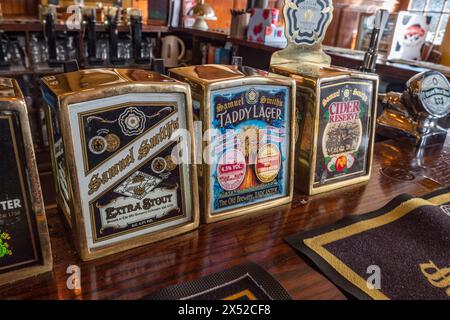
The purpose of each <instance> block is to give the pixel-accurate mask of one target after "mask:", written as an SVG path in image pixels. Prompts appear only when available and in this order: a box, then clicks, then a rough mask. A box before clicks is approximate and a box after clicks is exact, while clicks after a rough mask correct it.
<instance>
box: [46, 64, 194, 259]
mask: <svg viewBox="0 0 450 320" xmlns="http://www.w3.org/2000/svg"><path fill="white" fill-rule="evenodd" d="M41 89H42V91H43V96H44V99H45V101H46V103H47V104H48V112H47V114H48V115H47V117H48V119H47V121H48V123H49V124H50V125H49V136H51V135H52V134H53V132H54V130H55V129H56V128H60V129H61V136H62V145H63V149H64V156H65V160H64V164H65V166H66V167H67V172H64V173H66V174H67V180H66V182H67V185H68V186H69V190H68V191H69V192H68V194H69V195H70V196H71V199H70V201H69V203H68V208H69V211H71V212H69V213H67V212H65V210H64V209H63V212H65V214H64V216H65V217H66V220H68V221H67V222H68V223H69V224H70V225H71V228H72V235H73V239H74V242H75V246H76V249H77V251H78V253H79V255H80V257H81V258H82V259H83V260H92V259H96V258H100V257H103V256H107V255H110V254H114V253H117V252H121V251H125V250H129V249H132V248H135V247H139V246H142V245H146V244H149V243H152V242H156V241H160V240H163V239H166V238H169V237H173V236H176V235H179V234H182V233H186V232H189V231H192V230H194V229H196V228H197V227H198V225H199V203H198V198H199V196H198V184H197V178H196V177H197V172H196V167H195V165H193V164H192V163H194V153H193V150H194V148H192V149H191V152H190V155H189V157H190V159H191V162H190V163H191V164H189V165H186V166H185V167H183V166H181V165H180V166H178V168H179V171H180V181H184V182H185V183H186V184H187V185H189V188H184V186H183V187H181V186H178V189H177V190H181V191H177V192H180V193H181V198H182V200H180V201H182V204H183V206H182V209H180V210H182V211H183V213H184V214H183V217H185V216H186V213H189V216H190V218H189V219H185V220H186V221H184V220H183V221H181V220H182V219H181V218H178V219H177V220H180V221H179V222H178V224H175V225H174V224H170V223H169V222H170V221H168V222H167V223H166V222H162V226H161V225H160V224H158V223H154V222H151V223H149V224H146V225H148V227H144V228H140V227H142V226H138V227H136V228H134V227H133V228H131V229H127V230H128V231H126V232H125V233H124V234H122V233H121V234H120V236H121V237H122V236H123V237H122V238H121V239H118V240H117V239H114V240H113V241H112V240H111V238H108V237H105V238H104V240H101V241H105V244H101V241H97V242H95V241H93V239H96V237H95V234H92V228H89V226H90V225H91V224H92V221H93V220H92V219H93V218H94V217H93V216H92V214H91V210H90V209H89V210H84V207H83V202H82V193H83V192H85V193H87V191H86V190H87V189H88V186H87V185H82V184H81V183H80V181H79V171H80V172H83V175H81V177H85V178H86V177H88V176H89V175H91V174H93V173H91V172H88V173H86V172H85V164H84V163H80V162H83V161H87V158H86V156H85V154H84V152H83V155H82V157H83V159H84V160H83V161H76V156H77V154H76V151H75V150H76V146H77V144H78V145H82V141H78V140H76V139H75V137H74V136H75V134H78V133H77V131H80V126H76V125H74V127H73V128H72V127H71V121H74V120H71V118H70V117H71V116H70V115H71V108H72V106H73V105H74V104H78V105H80V104H83V103H85V104H84V105H86V104H87V103H89V102H90V101H95V100H99V99H103V100H105V98H109V100H108V101H109V102H108V104H107V106H106V108H105V106H96V104H93V105H92V107H91V108H88V111H89V112H93V111H98V112H109V111H114V110H116V109H117V107H118V105H119V104H123V105H124V108H126V107H127V106H130V105H131V104H133V102H130V103H131V104H130V103H128V102H129V101H128V102H127V101H125V102H124V101H120V103H119V102H117V101H115V97H120V96H122V97H123V96H124V95H128V94H129V95H133V96H134V97H139V95H141V94H159V95H163V96H167V97H168V98H167V99H169V100H170V99H171V98H172V96H171V95H170V93H174V94H179V96H178V97H179V99H180V101H181V102H182V104H183V105H185V108H184V110H182V111H183V113H184V115H185V116H184V117H183V118H185V119H182V122H183V123H185V124H186V129H188V131H189V132H190V134H191V140H192V141H193V140H194V134H193V132H194V127H193V113H192V100H191V91H190V88H189V86H188V85H187V84H185V83H182V82H179V81H176V80H174V79H171V78H169V77H166V76H163V75H160V74H159V73H154V72H150V71H145V70H138V69H90V70H80V71H76V72H70V73H65V74H60V75H56V76H46V77H43V78H42V85H41ZM155 99H156V98H155ZM141 100H142V101H139V102H138V103H137V105H140V106H142V105H143V104H147V105H148V106H154V105H155V104H158V103H159V102H158V101H156V100H157V99H156V100H155V101H153V100H152V101H147V100H146V99H141ZM174 100H175V98H173V101H174ZM167 101H168V100H167ZM171 101H172V100H171ZM167 104H170V105H171V106H172V107H173V106H178V105H177V104H175V105H174V104H173V103H171V102H167ZM109 106H111V108H110V109H111V110H109V109H108V108H107V107H109ZM155 106H156V105H155ZM75 110H77V109H75ZM105 110H106V111H105ZM52 112H53V113H55V115H56V116H55V118H54V119H55V120H56V121H52V119H50V117H51V113H52ZM74 112H76V113H77V119H78V120H77V121H81V120H80V118H79V117H80V114H81V113H80V111H74ZM82 112H86V110H84V111H82ZM179 114H180V110H178V112H177V113H176V115H177V116H179ZM174 116H175V115H174V114H173V113H171V114H170V116H168V117H167V118H171V117H174ZM164 119H166V118H164ZM176 119H178V117H177V118H176ZM177 121H178V120H177ZM180 121H181V120H180ZM180 121H179V122H178V123H180ZM134 124H135V123H134ZM158 125H159V122H158V124H155V125H153V124H152V128H156V127H157V126H158ZM117 128H119V125H118V124H117ZM114 130H115V129H114ZM117 130H119V129H117ZM149 130H150V129H147V130H144V131H143V132H141V133H139V134H138V135H136V136H134V137H133V140H131V142H130V144H137V143H139V141H140V139H143V138H145V137H147V136H148V134H147V132H148V131H149ZM118 132H119V131H118ZM120 134H123V131H122V132H121V133H120ZM79 135H80V136H82V135H81V132H79ZM116 135H119V134H118V133H116ZM50 138H51V137H50ZM118 138H119V139H121V138H123V136H119V137H118ZM88 140H89V139H86V140H85V144H88V142H89V141H88ZM87 147H88V146H87V145H86V146H82V148H85V149H86V148H87ZM50 148H51V149H52V154H53V156H52V165H53V173H54V177H55V184H56V185H58V181H57V175H58V168H57V165H56V163H57V160H56V159H55V157H54V154H55V152H54V150H55V141H52V143H51V146H50ZM138 148H139V146H138ZM158 148H160V149H161V150H163V151H164V149H165V148H166V146H165V145H164V146H162V145H161V147H158ZM122 149H128V148H118V149H117V151H111V153H112V155H111V157H110V158H108V159H112V158H114V156H117V155H118V154H121V153H124V152H127V150H122ZM135 149H136V148H135ZM83 150H84V149H83ZM86 150H87V149H86ZM152 152H153V151H150V153H148V156H147V157H146V158H145V157H143V158H142V160H139V161H141V162H139V163H138V164H137V165H136V166H135V167H132V168H131V167H130V168H129V169H128V170H127V169H125V170H127V171H126V172H124V174H123V176H122V177H121V178H120V179H117V180H114V181H112V182H111V186H109V185H108V186H105V190H108V191H107V192H108V193H110V192H112V190H113V188H114V189H115V188H116V187H117V186H118V185H121V184H123V183H124V182H125V180H126V179H128V178H129V175H131V174H133V172H138V171H139V170H140V168H141V167H142V166H143V165H144V164H147V163H149V161H150V160H148V159H151V158H152V157H153V153H152ZM158 152H161V151H158ZM137 156H138V155H137V154H136V157H137ZM136 160H137V158H136ZM103 162H105V161H103ZM103 162H102V163H100V165H99V166H101V165H102V164H103ZM133 166H134V164H133ZM94 169H96V168H94ZM92 171H95V170H92ZM183 172H187V174H188V175H189V178H187V177H185V176H183V177H182V174H184V173H183ZM127 177H128V178H127ZM186 179H188V180H186ZM113 185H114V186H113ZM57 190H58V189H57ZM105 192H106V191H105ZM102 194H103V193H102ZM83 195H84V193H83ZM62 198H63V197H62V196H61V194H58V200H59V201H58V204H59V206H60V207H62V208H63V207H64V203H62V202H63V201H62V200H61V199H62ZM186 198H189V199H190V200H189V201H190V206H189V207H186V208H185V207H184V204H185V203H186ZM127 199H131V198H127ZM177 199H179V198H178V197H177ZM94 200H95V199H94ZM94 200H92V201H94ZM92 201H91V200H90V202H92ZM95 201H96V200H95ZM90 202H89V208H91V206H92V205H93V204H91V203H90ZM144 210H146V209H144ZM88 211H89V212H88ZM148 212H149V211H148ZM144 214H145V213H144ZM86 217H90V218H91V219H88V220H86V219H87V218H86ZM183 217H182V218H183ZM97 219H99V217H97ZM169 220H170V219H169ZM172 222H173V221H172ZM164 224H168V225H164ZM92 225H93V224H92ZM148 228H154V229H152V230H147V231H146V230H145V229H148ZM134 232H135V233H139V234H135V235H133V233H134ZM100 233H101V231H100Z"/></svg>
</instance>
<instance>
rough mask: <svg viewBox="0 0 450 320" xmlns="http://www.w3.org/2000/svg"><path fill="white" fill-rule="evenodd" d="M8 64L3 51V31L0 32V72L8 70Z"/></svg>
mask: <svg viewBox="0 0 450 320" xmlns="http://www.w3.org/2000/svg"><path fill="white" fill-rule="evenodd" d="M9 67H10V64H9V62H7V61H6V56H5V52H4V51H3V31H0V70H5V69H9Z"/></svg>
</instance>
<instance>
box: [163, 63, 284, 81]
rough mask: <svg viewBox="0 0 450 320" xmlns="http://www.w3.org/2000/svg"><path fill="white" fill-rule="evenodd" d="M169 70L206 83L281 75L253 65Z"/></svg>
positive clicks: (204, 66) (206, 66)
mask: <svg viewBox="0 0 450 320" xmlns="http://www.w3.org/2000/svg"><path fill="white" fill-rule="evenodd" d="M169 72H170V73H174V74H177V75H178V76H181V77H185V78H186V79H196V80H197V81H199V82H201V83H203V84H205V85H207V84H211V83H215V82H220V81H225V80H233V79H241V78H248V77H265V78H267V77H273V78H277V77H278V78H279V77H280V76H278V75H275V74H272V73H269V72H267V71H263V70H259V69H254V68H251V67H245V66H234V65H219V64H206V65H199V66H189V67H180V68H173V69H170V70H169Z"/></svg>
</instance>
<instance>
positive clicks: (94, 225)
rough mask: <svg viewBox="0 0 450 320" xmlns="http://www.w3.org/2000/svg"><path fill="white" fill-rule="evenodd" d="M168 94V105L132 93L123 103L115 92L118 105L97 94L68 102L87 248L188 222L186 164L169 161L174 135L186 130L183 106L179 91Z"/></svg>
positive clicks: (174, 144) (188, 200)
mask: <svg viewBox="0 0 450 320" xmlns="http://www.w3.org/2000/svg"><path fill="white" fill-rule="evenodd" d="M148 96H149V97H151V96H152V95H151V94H149V95H148ZM171 96H172V98H170V99H171V101H167V102H161V100H162V101H164V99H161V98H160V99H161V100H160V101H158V102H152V100H154V99H155V98H149V97H148V99H146V98H143V97H142V95H140V96H139V95H136V96H135V97H134V98H133V97H130V96H128V97H127V98H126V99H127V100H126V101H127V102H123V103H120V101H121V100H125V98H124V99H121V97H115V99H116V102H117V104H116V105H108V106H106V104H107V103H108V99H99V100H95V101H89V102H85V103H78V104H77V105H76V106H75V105H72V106H70V108H69V116H70V122H71V125H72V127H73V128H78V129H77V130H75V131H74V139H75V141H80V142H81V143H77V144H76V145H75V146H74V148H75V156H76V161H77V163H79V164H82V165H80V166H79V167H78V168H77V171H78V173H77V174H78V180H79V183H80V192H81V200H82V207H83V214H84V215H86V213H89V215H88V216H87V217H86V219H85V220H86V222H87V223H86V228H87V229H88V230H87V231H88V232H89V234H90V235H91V239H90V240H92V243H91V246H92V247H96V246H101V245H104V244H109V243H113V242H117V241H119V240H122V239H127V238H130V237H132V236H137V235H140V234H144V233H148V232H150V231H155V230H160V229H161V228H163V227H166V228H167V227H169V226H176V225H179V224H182V223H185V222H186V221H190V219H191V217H190V216H188V214H187V213H186V212H187V211H186V210H183V208H186V206H187V207H189V206H190V201H191V200H190V199H188V197H186V196H185V194H184V192H185V190H186V189H188V188H189V186H188V185H186V184H187V182H186V180H185V179H183V176H188V172H187V171H186V170H187V166H185V165H178V164H176V163H175V162H176V161H174V159H173V158H172V153H174V152H175V151H174V148H176V147H177V145H178V143H179V141H178V140H174V139H172V136H173V135H174V132H175V131H176V130H177V129H178V128H180V127H183V128H185V127H186V124H185V123H184V122H185V120H183V119H185V116H183V114H184V111H180V109H182V108H184V104H183V103H182V101H183V99H182V96H181V95H180V94H176V93H173V94H171ZM166 97H167V98H166V100H167V99H168V97H169V95H166ZM173 97H178V101H177V100H175V98H173ZM133 100H135V102H133ZM142 101H145V102H142ZM102 104H103V105H105V106H104V107H103V108H102V107H100V106H101V105H102ZM92 105H96V106H98V108H96V109H95V110H93V109H92V107H91V106H92ZM188 202H189V203H188Z"/></svg>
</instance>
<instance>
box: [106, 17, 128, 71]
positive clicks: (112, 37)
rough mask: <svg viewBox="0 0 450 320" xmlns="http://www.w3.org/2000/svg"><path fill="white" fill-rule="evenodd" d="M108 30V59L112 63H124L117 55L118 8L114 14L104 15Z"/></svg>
mask: <svg viewBox="0 0 450 320" xmlns="http://www.w3.org/2000/svg"><path fill="white" fill-rule="evenodd" d="M106 21H107V24H108V31H109V61H110V62H111V64H113V65H123V64H125V59H123V58H119V55H118V43H119V37H118V31H117V26H118V24H119V8H116V10H115V13H114V14H111V13H110V14H108V15H107V17H106Z"/></svg>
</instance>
